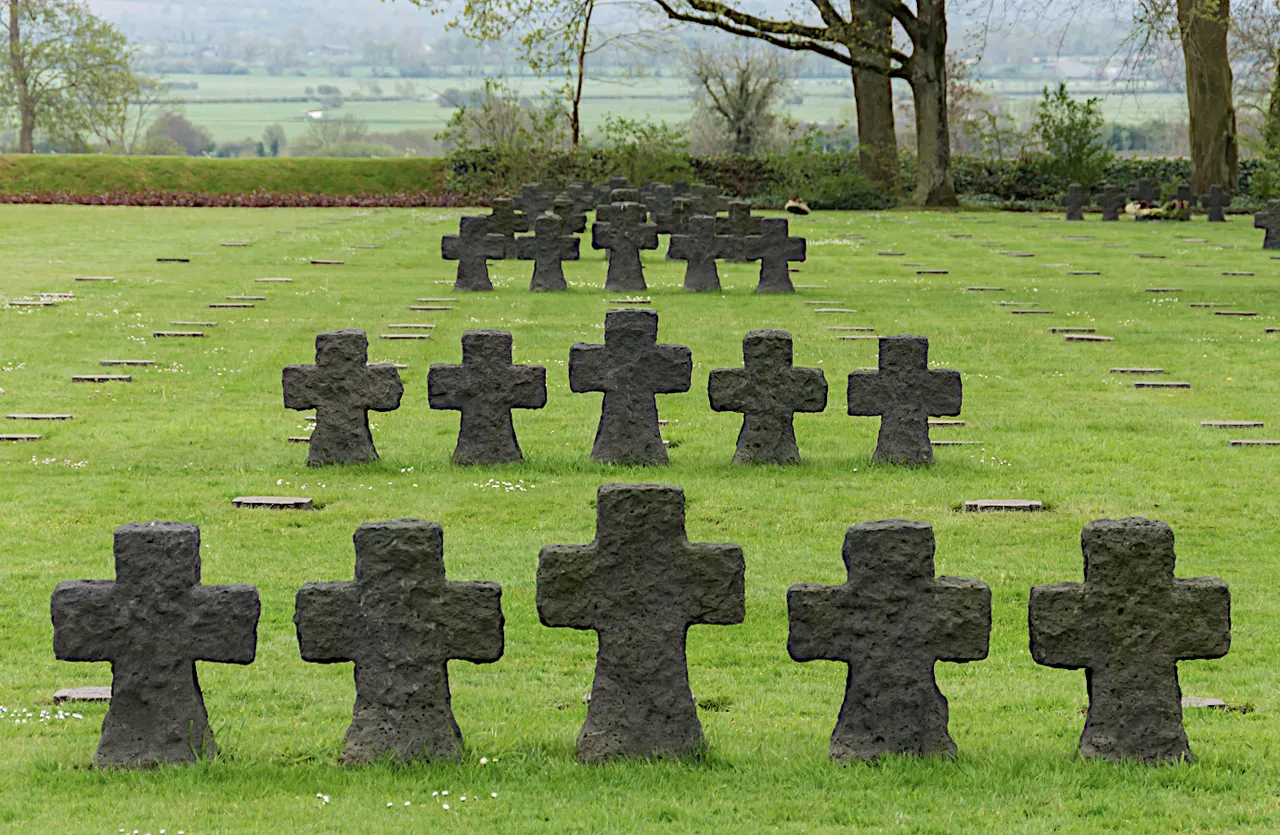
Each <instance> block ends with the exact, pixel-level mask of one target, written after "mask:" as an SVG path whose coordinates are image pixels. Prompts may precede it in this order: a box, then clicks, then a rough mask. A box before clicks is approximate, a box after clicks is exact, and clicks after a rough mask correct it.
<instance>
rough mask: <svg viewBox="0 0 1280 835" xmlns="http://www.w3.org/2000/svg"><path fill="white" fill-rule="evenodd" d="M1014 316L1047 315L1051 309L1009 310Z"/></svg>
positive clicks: (1050, 312)
mask: <svg viewBox="0 0 1280 835" xmlns="http://www.w3.org/2000/svg"><path fill="white" fill-rule="evenodd" d="M1009 312H1010V313H1011V314H1013V315H1014V316H1049V315H1051V314H1052V313H1053V311H1052V310H1010V311H1009Z"/></svg>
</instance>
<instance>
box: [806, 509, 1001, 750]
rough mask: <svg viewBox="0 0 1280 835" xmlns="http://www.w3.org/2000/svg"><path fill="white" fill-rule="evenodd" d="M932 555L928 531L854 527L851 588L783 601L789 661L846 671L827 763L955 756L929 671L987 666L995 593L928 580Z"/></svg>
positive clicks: (848, 546) (891, 523)
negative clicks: (836, 665)
mask: <svg viewBox="0 0 1280 835" xmlns="http://www.w3.org/2000/svg"><path fill="white" fill-rule="evenodd" d="M933 552H934V541H933V529H932V528H930V527H929V525H928V524H926V523H924V522H906V521H903V520H900V519H890V520H885V521H881V522H867V523H865V524H862V525H854V526H853V527H851V528H849V530H848V532H847V533H846V534H845V537H844V565H845V570H846V571H847V572H848V577H849V578H848V580H846V581H845V583H844V584H843V585H840V586H821V585H817V584H815V583H800V584H798V585H794V586H792V587H791V590H790V591H788V592H787V612H788V615H789V618H790V621H791V634H790V636H789V637H788V639H787V651H788V652H789V653H790V654H791V657H792V658H794V659H795V660H796V661H815V660H824V661H842V662H844V663H845V664H847V665H848V667H849V672H848V677H847V678H846V681H845V690H844V703H843V704H842V705H841V706H840V718H839V719H837V720H836V727H835V730H834V731H833V732H832V734H831V759H833V760H837V761H846V760H869V759H874V758H875V757H879V756H881V755H883V754H914V755H916V756H926V755H929V754H945V755H947V756H954V754H955V752H956V744H955V742H953V741H952V739H951V735H950V734H949V733H947V699H946V697H945V696H943V695H942V693H941V692H940V691H939V690H938V684H937V681H936V680H935V679H934V675H933V668H934V664H935V663H936V662H938V661H958V662H961V663H963V662H967V661H981V660H982V659H984V658H986V657H987V650H988V645H989V640H990V636H991V589H990V588H989V587H988V586H987V584H986V583H984V582H982V581H981V580H970V579H963V578H960V577H934V573H933V571H934V569H933Z"/></svg>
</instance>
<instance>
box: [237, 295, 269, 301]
mask: <svg viewBox="0 0 1280 835" xmlns="http://www.w3.org/2000/svg"><path fill="white" fill-rule="evenodd" d="M227 299H228V300H229V301H233V302H265V301H266V300H267V297H266V296H227Z"/></svg>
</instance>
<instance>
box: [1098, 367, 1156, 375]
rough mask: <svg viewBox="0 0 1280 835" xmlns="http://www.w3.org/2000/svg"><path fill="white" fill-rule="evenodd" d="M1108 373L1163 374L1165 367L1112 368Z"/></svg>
mask: <svg viewBox="0 0 1280 835" xmlns="http://www.w3.org/2000/svg"><path fill="white" fill-rule="evenodd" d="M1107 373H1108V374H1163V373H1164V369H1163V368H1112V369H1110V370H1108V372H1107Z"/></svg>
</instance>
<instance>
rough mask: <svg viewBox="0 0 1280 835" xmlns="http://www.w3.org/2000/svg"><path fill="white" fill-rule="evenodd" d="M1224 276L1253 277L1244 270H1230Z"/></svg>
mask: <svg viewBox="0 0 1280 835" xmlns="http://www.w3.org/2000/svg"><path fill="white" fill-rule="evenodd" d="M1223 275H1235V276H1246V275H1253V273H1251V272H1247V271H1244V270H1228V271H1226V272H1224V273H1223Z"/></svg>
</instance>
